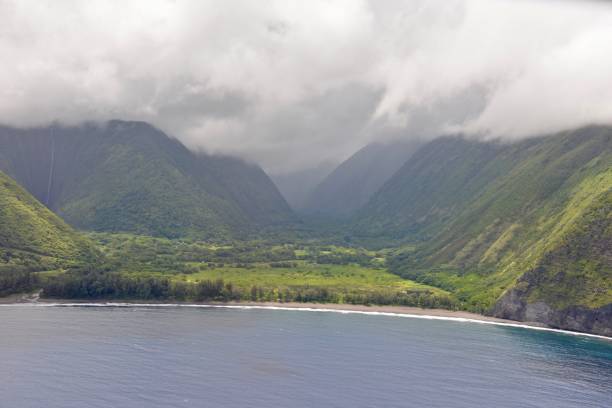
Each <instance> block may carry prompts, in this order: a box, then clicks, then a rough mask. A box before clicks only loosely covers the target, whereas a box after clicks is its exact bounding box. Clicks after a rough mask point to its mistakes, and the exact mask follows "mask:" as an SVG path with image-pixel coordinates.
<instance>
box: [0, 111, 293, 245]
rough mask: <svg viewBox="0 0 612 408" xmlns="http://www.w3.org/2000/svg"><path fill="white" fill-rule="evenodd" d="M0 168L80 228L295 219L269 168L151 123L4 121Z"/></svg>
mask: <svg viewBox="0 0 612 408" xmlns="http://www.w3.org/2000/svg"><path fill="white" fill-rule="evenodd" d="M0 170H3V171H5V172H6V173H7V174H9V175H11V176H12V177H13V178H15V179H16V180H17V181H18V182H19V183H21V184H22V185H23V186H24V187H25V188H26V189H27V190H28V191H30V192H31V193H32V194H33V195H34V196H35V197H36V198H38V199H39V200H40V201H41V202H43V203H44V204H45V205H47V206H48V207H49V208H50V209H51V210H53V211H54V212H56V213H57V214H58V215H60V216H61V217H62V218H64V219H65V220H66V221H67V222H68V223H69V224H71V225H72V226H74V227H77V228H79V229H85V230H95V231H114V232H117V231H123V232H134V233H138V234H146V235H153V236H165V237H194V238H224V237H235V236H241V235H245V234H249V233H250V232H252V231H255V230H260V229H262V228H269V227H275V226H283V225H286V224H290V223H292V222H293V221H294V216H293V213H292V212H291V210H290V208H289V207H288V205H287V203H286V202H285V200H284V199H283V198H282V197H281V195H280V193H279V192H278V190H277V189H276V187H275V186H274V184H273V183H272V182H271V181H270V179H269V178H268V176H267V175H266V174H265V173H264V172H263V170H261V168H259V167H257V166H255V165H251V164H247V163H245V162H243V161H241V160H238V159H234V158H229V157H220V156H210V155H206V154H203V153H202V154H196V153H193V152H191V151H190V150H188V149H187V148H185V146H183V145H182V144H181V143H180V142H178V141H177V140H175V139H171V138H169V137H168V136H167V135H165V134H164V133H163V132H161V131H159V130H158V129H156V128H154V127H152V126H150V125H148V124H146V123H143V122H123V121H111V122H108V123H106V124H103V125H94V124H87V125H83V126H78V127H59V126H53V127H48V128H38V129H26V130H20V129H13V128H6V127H4V128H0Z"/></svg>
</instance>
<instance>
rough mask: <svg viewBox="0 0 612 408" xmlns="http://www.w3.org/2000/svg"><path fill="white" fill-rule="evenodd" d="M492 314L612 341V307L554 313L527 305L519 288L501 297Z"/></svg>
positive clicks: (541, 304)
mask: <svg viewBox="0 0 612 408" xmlns="http://www.w3.org/2000/svg"><path fill="white" fill-rule="evenodd" d="M492 314H493V315H494V316H495V317H499V318H503V319H511V320H518V321H523V322H537V323H543V324H545V325H547V326H550V327H553V328H557V329H564V330H573V331H579V332H585V333H593V334H600V335H604V336H610V337H612V304H608V305H606V306H603V307H600V308H596V309H589V308H586V307H583V306H571V307H567V308H565V309H562V310H555V309H553V308H551V307H550V306H549V305H547V304H546V303H544V302H534V303H527V302H526V301H525V296H524V292H523V290H521V289H520V288H518V289H512V290H510V291H508V292H507V293H506V294H505V295H504V296H502V297H501V299H500V300H499V301H498V302H497V304H496V305H495V307H494V309H493V313H492Z"/></svg>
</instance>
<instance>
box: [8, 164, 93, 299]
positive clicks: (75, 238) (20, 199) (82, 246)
mask: <svg viewBox="0 0 612 408" xmlns="http://www.w3.org/2000/svg"><path fill="white" fill-rule="evenodd" d="M96 255H97V253H96V251H95V249H94V248H93V244H92V243H91V242H90V241H89V240H87V239H85V238H83V237H81V236H80V235H78V234H77V233H76V232H75V231H73V230H72V229H71V228H70V227H69V226H68V225H66V224H65V223H64V222H63V221H62V220H61V219H60V218H59V217H57V216H56V215H55V214H53V213H52V212H51V211H49V210H48V209H47V208H46V207H45V206H44V205H42V204H41V203H39V202H38V201H37V200H36V199H35V198H34V197H32V196H31V195H30V194H29V193H27V192H26V191H25V190H24V189H22V188H21V187H20V186H19V185H17V183H16V182H15V181H14V180H12V179H11V178H9V177H8V176H6V175H5V174H4V173H2V172H0V294H4V293H6V292H7V291H8V290H9V289H11V290H19V289H25V287H26V286H27V284H28V283H29V282H30V279H31V276H30V275H29V272H33V271H39V270H48V269H57V268H65V267H69V266H72V265H75V264H76V263H79V262H84V261H86V260H88V259H94V257H95V256H96Z"/></svg>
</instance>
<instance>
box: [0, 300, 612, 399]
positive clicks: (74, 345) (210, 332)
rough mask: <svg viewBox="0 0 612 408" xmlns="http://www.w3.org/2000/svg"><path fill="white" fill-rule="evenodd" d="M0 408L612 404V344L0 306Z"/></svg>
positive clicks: (276, 316)
mask: <svg viewBox="0 0 612 408" xmlns="http://www.w3.org/2000/svg"><path fill="white" fill-rule="evenodd" d="M0 407H1V408H22V407H36V408H39V407H47V408H54V407H61V408H71V407H75V408H77V407H78V408H85V407H105V408H108V407H127V408H132V407H147V408H157V407H160V408H161V407H164V408H165V407H255V408H258V407H495V408H500V407H523V408H526V407H555V408H559V407H581V408H583V407H612V343H611V342H608V341H605V340H598V339H592V338H584V337H579V336H572V335H566V334H559V333H551V332H541V331H534V330H529V329H522V328H514V327H500V326H491V325H482V324H476V323H465V322H452V321H437V320H424V319H413V318H405V317H392V316H369V315H355V314H348V315H347V314H338V313H327V312H297V311H284V310H237V309H187V308H176V307H164V308H160V307H156V308H146V307H145V308H142V307H133V308H114V307H104V308H102V307H35V306H3V307H0Z"/></svg>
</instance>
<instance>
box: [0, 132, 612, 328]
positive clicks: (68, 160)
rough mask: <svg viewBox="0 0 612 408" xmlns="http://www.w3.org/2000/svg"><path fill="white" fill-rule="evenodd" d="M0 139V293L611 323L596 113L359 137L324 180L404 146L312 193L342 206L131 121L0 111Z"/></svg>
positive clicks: (608, 149)
mask: <svg viewBox="0 0 612 408" xmlns="http://www.w3.org/2000/svg"><path fill="white" fill-rule="evenodd" d="M84 140H87V143H85V142H82V141H84ZM0 147H1V149H0V170H2V171H4V172H5V173H6V174H3V175H2V177H3V186H4V187H3V190H2V194H1V197H0V198H1V199H2V200H3V206H2V212H0V221H2V224H1V225H2V228H0V233H1V234H0V237H1V240H0V251H1V253H2V258H1V259H0V294H4V295H6V294H9V293H14V292H20V291H21V292H23V291H28V290H40V289H42V296H43V297H51V298H60V299H105V300H122V299H123V300H125V299H131V300H172V301H248V302H321V303H340V304H343V303H344V304H373V305H402V306H416V307H427V308H446V309H452V310H465V311H469V312H475V313H480V314H484V315H491V316H496V317H500V318H506V319H512V320H518V321H529V322H538V323H540V324H547V325H551V326H552V327H558V328H564V329H571V330H578V331H587V332H592V333H598V334H605V335H610V334H612V312H611V310H610V308H612V306H611V305H612V262H611V260H612V215H611V214H612V129H611V128H609V127H602V126H590V127H585V128H581V129H578V130H575V131H567V132H561V133H559V134H555V135H549V136H542V137H536V138H531V139H528V140H525V141H521V142H517V143H513V144H503V143H498V142H495V141H493V142H482V141H477V140H471V139H468V138H464V137H461V136H448V137H442V138H438V139H435V140H433V141H431V142H428V143H424V144H423V145H422V146H420V147H418V148H417V147H416V146H413V145H410V146H409V147H406V150H405V151H403V150H401V149H400V148H389V150H385V149H382V148H380V147H376V148H375V149H364V150H362V151H360V153H359V154H358V155H355V156H354V157H351V158H350V159H349V161H350V162H351V164H350V165H345V166H342V165H341V166H339V169H340V170H337V171H335V172H332V173H331V175H330V176H329V180H328V181H327V182H325V183H327V184H328V185H331V184H333V183H335V184H337V185H342V183H343V180H344V182H345V183H346V185H344V187H343V188H345V189H346V191H354V192H356V191H357V190H355V185H357V184H358V183H359V179H360V178H361V179H363V175H364V174H368V168H371V167H372V166H373V163H375V162H376V161H377V160H382V159H383V158H384V157H385V154H387V153H388V152H389V151H393V152H394V153H395V155H396V156H397V155H398V151H399V152H400V153H401V152H402V151H403V152H404V153H402V154H405V162H404V164H403V165H401V166H400V167H399V169H398V170H397V171H395V172H391V171H390V172H388V174H386V176H384V177H383V175H380V174H379V175H377V176H376V177H378V178H377V179H376V184H378V185H380V187H379V188H378V189H375V188H373V187H368V189H369V190H367V189H366V190H367V196H370V198H365V199H364V198H363V197H366V196H363V197H362V198H360V199H359V200H361V201H359V200H358V199H356V198H354V197H352V196H350V195H346V194H344V198H343V194H342V193H340V194H339V195H338V196H337V197H336V198H333V197H328V198H329V199H333V200H335V201H334V202H335V203H336V204H334V206H335V207H333V208H336V209H338V208H343V206H344V204H342V203H341V201H338V200H340V199H346V200H348V201H350V202H352V203H357V202H363V203H365V204H361V205H357V207H358V208H352V207H351V208H350V211H347V212H345V213H342V214H338V213H337V212H335V211H336V210H332V207H328V208H329V211H328V212H326V211H327V210H325V211H323V210H322V211H321V212H320V213H316V212H309V211H308V210H305V211H306V213H299V212H295V211H293V210H292V209H291V208H290V207H289V206H288V205H287V203H286V201H285V200H284V199H283V197H282V196H281V195H280V193H279V192H278V190H277V189H276V187H275V186H274V184H273V183H272V182H271V180H270V179H269V178H268V177H267V175H266V174H265V172H264V171H263V170H262V169H260V168H259V167H257V166H255V165H251V164H247V163H245V162H242V161H240V160H238V159H234V158H225V157H218V156H211V155H206V154H203V153H201V154H200V153H198V154H196V153H192V152H191V151H189V150H187V149H186V148H185V147H184V146H183V145H181V144H180V143H179V142H178V141H176V140H174V139H171V138H170V137H168V136H167V135H165V134H163V133H162V132H161V131H158V130H157V129H155V128H153V127H151V126H150V125H147V124H143V123H138V122H123V121H112V122H109V123H108V124H106V125H84V126H82V127H77V128H60V127H55V128H53V129H38V130H36V129H33V130H32V129H31V130H27V131H22V130H16V129H10V128H3V129H2V131H0ZM370 155H371V156H370ZM396 156H394V158H393V160H390V161H391V162H392V163H397V160H398V159H397V157H396ZM393 166H397V164H393ZM351 168H355V169H358V170H355V172H352V171H350V169H351ZM347 169H349V170H347ZM353 173H354V174H353ZM343 174H344V175H343ZM381 174H382V173H381ZM360 175H361V176H360ZM9 176H11V177H13V178H14V179H15V180H12V179H11V178H10V177H9ZM348 176H352V177H348ZM18 183H19V184H21V185H23V186H24V187H25V189H24V188H22V187H20V186H19V184H18ZM26 190H27V191H26ZM324 190H325V189H323V190H321V189H319V190H316V189H315V190H314V193H316V194H320V198H321V203H323V202H324V200H325V199H326V198H325V196H326V194H330V193H325V191H324ZM317 191H318V192H317ZM330 191H332V192H334V191H335V189H334V188H332V189H331V190H330ZM339 191H342V190H339ZM364 191H365V190H364ZM30 194H31V195H30ZM314 197H315V198H316V197H317V196H316V195H315V196H314ZM43 203H45V204H46V205H43ZM321 208H322V207H321ZM348 209H349V208H348V207H347V210H348ZM50 210H52V211H53V212H52V211H50ZM61 218H63V219H65V220H66V222H67V223H65V222H64V221H63V220H62V219H61ZM68 224H69V225H70V226H69V225H68Z"/></svg>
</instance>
